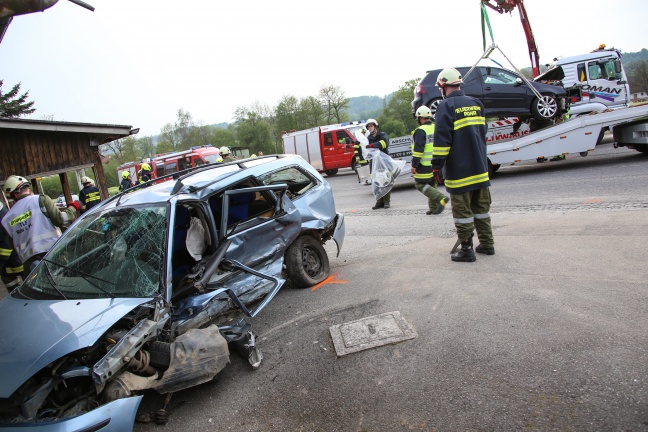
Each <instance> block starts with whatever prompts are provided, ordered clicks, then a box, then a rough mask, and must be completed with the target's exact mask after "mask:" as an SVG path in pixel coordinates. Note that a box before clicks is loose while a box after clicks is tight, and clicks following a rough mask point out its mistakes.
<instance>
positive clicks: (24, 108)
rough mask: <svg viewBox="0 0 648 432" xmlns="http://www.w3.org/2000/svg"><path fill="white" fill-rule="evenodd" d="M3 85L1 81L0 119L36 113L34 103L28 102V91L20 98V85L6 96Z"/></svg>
mask: <svg viewBox="0 0 648 432" xmlns="http://www.w3.org/2000/svg"><path fill="white" fill-rule="evenodd" d="M3 83H4V81H3V80H0V117H8V118H18V117H20V116H23V115H27V114H31V113H33V112H34V111H36V108H32V106H34V101H31V102H27V97H28V96H29V92H28V91H27V92H25V93H23V94H22V95H21V96H18V93H19V92H20V83H18V84H16V85H15V86H13V87H12V88H11V90H9V91H8V92H7V93H4V94H3V93H2V85H3Z"/></svg>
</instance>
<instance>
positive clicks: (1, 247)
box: [0, 203, 23, 277]
mask: <svg viewBox="0 0 648 432" xmlns="http://www.w3.org/2000/svg"><path fill="white" fill-rule="evenodd" d="M0 207H1V208H0V221H2V219H4V217H5V215H6V214H7V213H8V212H9V210H7V208H6V207H5V206H4V205H2V203H0ZM22 272H23V265H22V261H20V257H19V256H18V253H17V252H16V251H15V250H14V249H13V245H12V241H11V237H10V236H9V233H8V232H7V230H6V229H5V228H4V226H2V224H0V274H1V275H2V276H5V277H15V276H18V275H20V274H21V273H22Z"/></svg>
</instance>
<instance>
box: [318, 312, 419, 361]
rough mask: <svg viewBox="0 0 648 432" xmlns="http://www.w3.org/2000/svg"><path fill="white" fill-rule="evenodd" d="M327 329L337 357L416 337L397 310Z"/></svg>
mask: <svg viewBox="0 0 648 432" xmlns="http://www.w3.org/2000/svg"><path fill="white" fill-rule="evenodd" d="M329 331H330V332H331V338H333V345H334V346H335V352H336V353H337V355H338V357H342V356H343V355H347V354H351V353H354V352H358V351H364V350H367V349H369V348H375V347H377V346H382V345H387V344H392V343H395V342H400V341H404V340H407V339H414V338H415V337H416V332H415V331H414V329H413V328H412V326H411V325H410V324H409V323H408V322H407V321H405V318H403V317H402V315H401V313H400V312H398V311H395V312H387V313H384V314H380V315H374V316H370V317H367V318H362V319H360V320H357V321H351V322H348V323H344V324H338V325H334V326H332V327H330V328H329Z"/></svg>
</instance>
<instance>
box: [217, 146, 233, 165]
mask: <svg viewBox="0 0 648 432" xmlns="http://www.w3.org/2000/svg"><path fill="white" fill-rule="evenodd" d="M220 155H221V157H222V158H223V162H224V163H227V162H234V161H235V160H236V158H235V157H234V156H232V155H231V152H230V149H229V147H226V146H223V147H221V148H220Z"/></svg>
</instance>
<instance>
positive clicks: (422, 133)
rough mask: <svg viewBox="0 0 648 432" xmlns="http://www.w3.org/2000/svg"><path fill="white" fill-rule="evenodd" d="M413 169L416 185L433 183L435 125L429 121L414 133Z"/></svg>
mask: <svg viewBox="0 0 648 432" xmlns="http://www.w3.org/2000/svg"><path fill="white" fill-rule="evenodd" d="M412 135H413V136H412V138H413V140H414V142H413V143H412V168H415V169H416V173H415V174H414V181H415V182H416V183H428V184H429V183H432V182H433V181H434V176H433V175H432V149H433V148H434V144H433V140H432V139H433V138H434V125H433V124H432V120H428V121H426V122H425V123H423V124H422V125H420V126H419V127H417V128H416V129H414V132H412Z"/></svg>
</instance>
